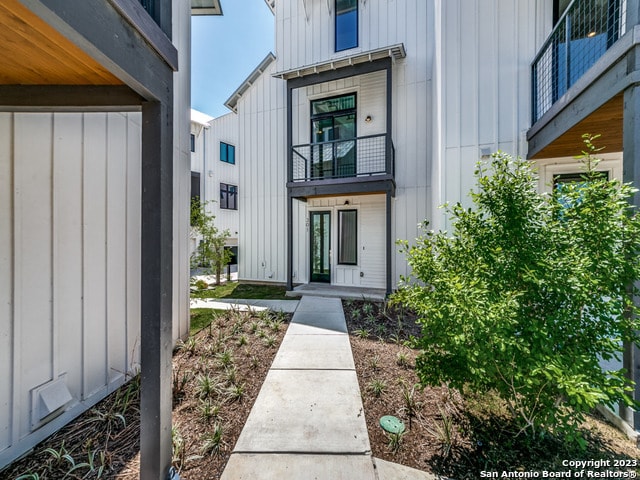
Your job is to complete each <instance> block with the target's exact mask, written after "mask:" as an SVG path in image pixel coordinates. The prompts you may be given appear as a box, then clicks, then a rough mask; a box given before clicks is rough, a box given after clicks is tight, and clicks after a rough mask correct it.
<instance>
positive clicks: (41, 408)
mask: <svg viewBox="0 0 640 480" xmlns="http://www.w3.org/2000/svg"><path fill="white" fill-rule="evenodd" d="M72 400H73V397H72V396H71V392H69V388H68V387H67V384H66V374H65V375H61V376H60V377H58V378H57V379H56V380H53V381H51V382H47V383H45V384H43V385H40V386H39V387H36V388H34V389H33V390H31V428H32V429H33V430H35V429H36V428H40V427H41V426H42V425H44V424H45V423H47V422H48V421H49V420H52V419H53V418H54V417H56V416H58V415H60V414H61V413H62V412H63V411H64V407H66V406H67V405H68V404H69V403H70V402H71V401H72Z"/></svg>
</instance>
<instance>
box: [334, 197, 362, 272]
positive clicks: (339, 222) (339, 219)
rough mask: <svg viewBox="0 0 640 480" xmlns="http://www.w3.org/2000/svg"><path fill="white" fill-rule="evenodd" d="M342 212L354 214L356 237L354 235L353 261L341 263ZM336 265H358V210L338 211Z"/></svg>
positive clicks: (342, 209)
mask: <svg viewBox="0 0 640 480" xmlns="http://www.w3.org/2000/svg"><path fill="white" fill-rule="evenodd" d="M342 212H353V213H355V216H356V219H355V222H356V235H355V240H354V241H355V256H356V258H355V261H354V262H343V261H342ZM338 265H358V209H357V208H348V209H347V208H341V209H340V210H338Z"/></svg>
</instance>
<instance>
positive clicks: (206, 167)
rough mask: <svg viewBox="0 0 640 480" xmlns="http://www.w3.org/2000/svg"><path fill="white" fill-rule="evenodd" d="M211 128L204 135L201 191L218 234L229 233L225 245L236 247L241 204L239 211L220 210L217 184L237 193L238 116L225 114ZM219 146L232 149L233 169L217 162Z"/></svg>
mask: <svg viewBox="0 0 640 480" xmlns="http://www.w3.org/2000/svg"><path fill="white" fill-rule="evenodd" d="M209 125H210V127H209V128H208V129H207V130H206V131H205V132H204V135H205V138H206V140H205V142H206V145H207V147H206V152H205V154H204V155H205V157H204V164H203V166H202V174H201V175H202V177H203V179H204V180H203V187H202V188H203V191H202V197H203V199H204V200H205V201H207V202H209V201H213V203H208V204H207V209H208V211H209V212H210V213H212V214H213V215H215V217H216V219H215V225H216V227H218V229H220V230H229V234H230V237H229V239H228V242H227V243H228V244H237V241H238V231H239V228H240V227H239V211H240V209H242V204H241V202H240V201H238V210H228V209H224V208H220V184H221V183H226V184H228V185H235V186H236V187H238V192H240V189H241V186H240V185H239V180H240V173H239V169H240V165H241V164H242V161H243V160H242V150H241V149H240V148H239V145H238V116H237V115H236V114H235V113H228V114H226V115H223V116H221V117H217V118H215V119H213V120H211V121H210V122H209ZM220 142H224V143H227V144H229V145H233V146H234V147H235V161H236V163H235V165H232V164H230V163H226V162H222V161H221V160H220Z"/></svg>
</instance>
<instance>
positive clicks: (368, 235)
mask: <svg viewBox="0 0 640 480" xmlns="http://www.w3.org/2000/svg"><path fill="white" fill-rule="evenodd" d="M385 202H386V200H385V196H384V195H350V196H339V197H319V198H310V199H309V200H308V202H307V205H306V211H305V212H304V217H303V221H302V222H298V223H297V225H298V229H297V230H295V231H296V233H297V235H296V236H297V248H298V249H299V254H298V255H294V271H295V272H297V273H298V274H299V276H300V278H299V280H298V281H300V282H308V281H309V271H310V268H311V260H310V256H309V255H310V254H309V248H310V231H309V228H310V227H309V224H310V220H309V216H310V212H312V211H328V212H330V213H331V239H330V242H331V247H330V248H331V252H332V254H331V257H332V258H331V284H332V285H344V286H357V287H369V288H385V286H386V283H385V282H386V272H385V269H386V257H385V255H386V249H385V240H386V235H385V221H384V219H385V208H386V203H385ZM299 203H300V204H301V205H304V203H303V202H299ZM340 210H356V211H357V216H358V234H357V236H358V244H357V262H358V263H357V265H339V264H338V262H337V258H338V222H339V220H338V212H339V211H340Z"/></svg>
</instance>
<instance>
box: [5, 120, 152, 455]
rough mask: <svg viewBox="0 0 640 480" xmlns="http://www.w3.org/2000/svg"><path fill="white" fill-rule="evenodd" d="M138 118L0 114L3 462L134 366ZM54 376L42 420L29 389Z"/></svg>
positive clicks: (137, 276) (137, 287)
mask: <svg viewBox="0 0 640 480" xmlns="http://www.w3.org/2000/svg"><path fill="white" fill-rule="evenodd" d="M140 119H141V117H140V114H136V113H130V114H119V113H109V114H98V113H85V114H81V113H47V114H45V113H38V114H36V113H15V114H11V113H2V114H0V145H1V147H0V192H1V193H0V195H1V201H0V282H1V288H0V308H1V309H2V310H1V316H2V322H0V352H1V353H0V356H1V359H0V360H1V361H0V382H2V383H1V384H0V464H2V463H4V461H3V458H8V457H10V456H11V454H12V452H11V449H13V450H15V449H17V450H20V449H21V448H23V446H21V442H25V443H29V444H30V445H32V444H34V442H37V441H39V440H42V439H43V438H45V437H46V436H47V435H48V434H50V433H52V432H53V431H55V429H57V428H59V427H60V426H61V425H62V424H64V423H65V422H66V421H68V420H69V419H70V418H73V416H75V415H77V414H78V413H80V411H81V410H83V409H84V408H86V407H87V406H88V405H91V404H93V403H95V402H96V401H98V400H99V399H101V398H102V397H104V396H105V395H106V394H107V393H109V392H110V391H112V390H113V389H114V388H116V387H117V386H119V385H120V384H121V383H122V382H123V381H124V380H125V377H126V376H127V374H129V373H132V372H135V371H136V370H137V368H138V364H139V346H140V293H139V291H140V240H139V239H140V188H141V187H140V185H141V163H140V156H141V136H140V133H141V126H140ZM60 378H62V379H63V381H64V383H65V385H66V387H67V389H68V391H69V393H70V394H71V396H72V397H73V399H72V401H71V402H70V404H69V405H68V406H67V407H66V408H68V410H67V411H66V412H65V413H63V414H62V415H61V416H60V417H57V418H56V419H54V420H52V421H51V422H49V423H46V424H44V426H41V427H40V424H39V422H38V418H36V417H34V413H33V412H32V391H33V390H34V389H35V388H37V387H40V386H42V385H45V384H47V383H48V382H52V381H55V380H58V379H60ZM82 404H84V405H82ZM29 437H31V438H29Z"/></svg>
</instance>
